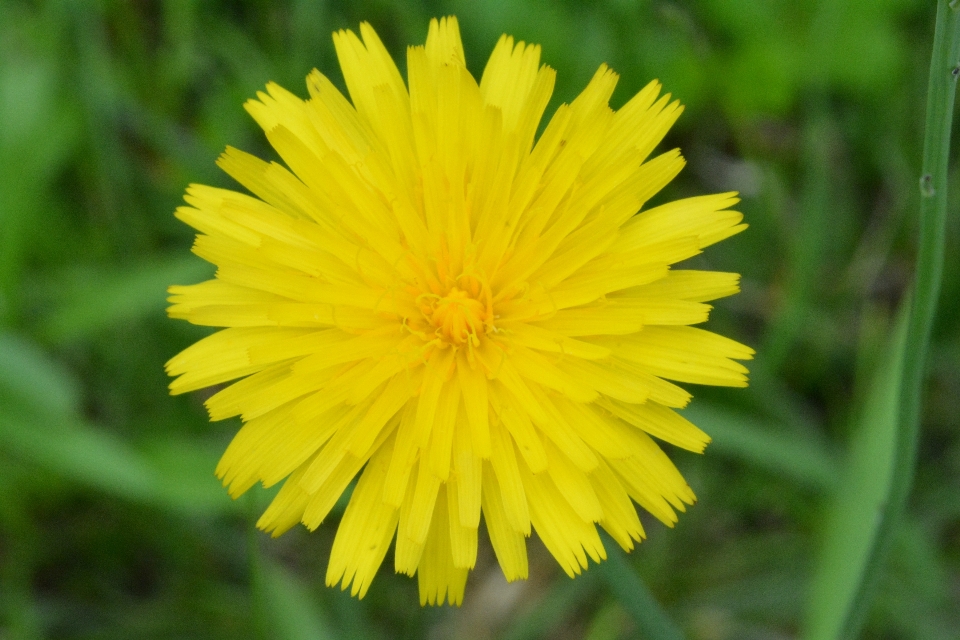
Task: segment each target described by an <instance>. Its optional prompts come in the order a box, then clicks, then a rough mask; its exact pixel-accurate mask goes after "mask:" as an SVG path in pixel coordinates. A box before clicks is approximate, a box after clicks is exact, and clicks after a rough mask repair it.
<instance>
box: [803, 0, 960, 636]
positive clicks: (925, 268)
mask: <svg viewBox="0 0 960 640" xmlns="http://www.w3.org/2000/svg"><path fill="white" fill-rule="evenodd" d="M958 77H960V3H958V2H957V0H953V1H952V2H949V4H948V2H947V0H939V1H938V3H937V22H936V29H935V32H934V41H933V54H932V56H931V61H930V77H929V84H928V87H927V114H926V125H925V131H924V144H923V169H922V173H921V177H920V195H921V198H920V246H919V253H918V257H917V267H916V271H915V275H914V284H913V293H912V296H911V297H910V298H909V299H908V300H907V301H906V302H905V304H904V307H903V310H902V311H903V312H904V313H905V314H906V322H905V323H899V324H898V326H899V325H905V328H904V329H903V332H902V334H900V333H899V331H898V339H897V341H896V342H895V344H896V346H897V347H898V349H897V352H898V353H902V356H895V358H896V357H902V361H901V362H900V363H899V364H896V365H895V364H894V363H891V365H890V366H889V368H888V370H887V375H892V374H891V373H889V372H890V371H896V373H897V375H898V380H897V381H895V382H894V381H890V380H889V379H888V381H887V382H885V383H883V384H885V385H886V386H887V389H886V391H887V393H889V394H894V392H895V393H896V395H894V396H893V397H892V398H891V397H884V398H880V399H872V400H873V402H874V403H880V402H882V403H884V405H883V412H884V413H882V414H880V415H878V416H877V418H878V419H880V420H881V421H882V422H883V424H884V425H885V426H884V431H883V436H882V437H885V438H889V441H888V445H889V446H890V447H891V452H890V459H889V461H887V462H888V465H889V471H888V470H886V469H882V470H872V469H870V468H869V467H868V466H864V464H863V463H860V462H858V456H862V455H865V454H863V453H858V452H857V451H856V450H855V451H854V454H853V456H854V457H853V465H854V466H853V468H852V471H853V472H854V473H856V472H857V470H858V469H859V472H860V473H862V474H864V477H865V478H867V477H869V476H871V475H878V474H880V473H883V474H886V473H889V474H890V475H889V478H888V479H886V480H887V487H888V489H889V490H888V493H887V495H886V496H885V499H883V500H882V501H881V502H879V503H877V504H876V505H875V507H876V512H875V513H872V512H871V513H870V514H869V515H871V516H872V517H871V518H870V519H869V520H864V521H861V522H860V523H859V527H860V528H859V529H856V528H851V529H850V530H849V531H847V532H846V533H847V535H849V536H852V538H853V539H855V540H859V541H860V543H862V544H867V543H869V546H868V547H866V555H865V556H864V558H863V561H862V562H863V564H862V570H860V571H856V572H855V573H853V574H851V575H849V576H844V577H846V578H848V579H849V578H851V577H853V576H855V577H856V578H857V582H856V583H855V584H853V583H850V589H851V591H850V593H848V594H847V595H848V596H849V599H847V600H845V601H842V602H833V603H827V602H826V596H823V595H820V589H821V588H829V587H828V585H825V584H824V583H822V582H818V583H817V586H816V588H815V590H814V600H813V601H812V609H811V612H810V616H809V617H808V623H809V635H808V637H810V638H814V639H819V638H855V637H857V636H858V635H859V632H860V628H861V627H862V626H863V622H864V620H865V619H866V616H867V612H868V611H869V607H870V604H871V601H872V600H873V595H874V592H875V591H876V586H877V583H878V582H879V576H880V573H881V571H882V570H883V568H884V566H885V564H886V558H887V556H888V555H889V553H890V549H891V547H892V546H893V541H894V538H895V536H896V533H897V531H898V528H899V526H900V523H901V519H902V516H903V512H904V510H905V508H906V504H907V498H908V497H909V495H910V489H911V486H912V484H913V474H914V468H915V466H916V456H917V441H918V438H919V421H920V398H921V392H922V389H923V380H924V373H925V370H926V359H927V352H928V350H929V345H930V333H931V329H932V327H933V319H934V315H935V314H936V306H937V299H938V298H939V295H940V285H941V281H942V279H943V260H944V245H945V239H946V218H947V166H948V163H949V158H950V136H951V131H952V127H953V111H954V100H955V97H956V84H957V79H958ZM870 408H871V407H870V406H869V405H868V409H870ZM891 422H892V423H893V427H892V433H891V432H888V431H887V430H888V429H890V423H891ZM869 428H870V429H873V430H879V429H880V427H869ZM861 446H866V445H861ZM858 464H859V465H861V466H860V467H857V465H858ZM871 464H873V465H874V466H876V467H879V466H880V465H878V464H876V461H873V462H872V463H871ZM853 479H854V481H857V482H860V481H862V480H863V478H860V477H859V476H856V475H855V476H854V478H853ZM877 479H879V478H877ZM865 489H866V487H865ZM867 490H868V491H869V489H867ZM844 493H845V494H848V495H855V494H856V492H855V491H851V487H849V486H847V487H844ZM868 495H872V494H868ZM842 500H844V498H843V497H841V498H840V499H839V501H842ZM839 501H838V504H839ZM847 518H848V519H849V516H847ZM864 523H867V526H866V527H864V526H863V524H864ZM838 526H839V525H838ZM841 531H842V530H841ZM841 531H837V532H834V531H833V530H831V531H830V532H829V535H830V538H828V540H830V539H832V538H834V537H836V536H838V535H841ZM831 544H836V545H838V547H839V546H842V543H841V542H840V541H838V542H836V543H830V542H828V544H827V547H826V549H825V551H824V554H825V555H824V560H823V561H824V563H826V562H828V561H829V558H830V557H831V556H830V554H832V553H836V551H832V548H833V547H832V546H831ZM847 544H853V542H851V541H848V542H847ZM838 559H839V558H838ZM850 568H851V569H853V568H855V567H853V566H852V565H851V566H850ZM824 571H828V572H829V571H830V569H829V568H826V567H825V568H824ZM841 605H842V607H841ZM830 611H832V612H833V613H832V615H827V614H826V613H825V612H830ZM828 620H829V621H830V624H827V621H828Z"/></svg>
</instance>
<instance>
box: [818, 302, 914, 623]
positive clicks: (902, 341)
mask: <svg viewBox="0 0 960 640" xmlns="http://www.w3.org/2000/svg"><path fill="white" fill-rule="evenodd" d="M906 335H907V333H906V322H905V318H904V317H903V314H901V318H900V321H899V322H898V323H897V329H896V332H895V335H894V339H893V341H892V344H891V345H890V349H889V350H888V351H887V358H886V361H885V362H882V363H881V365H880V367H879V369H878V370H877V372H876V374H875V376H874V379H873V384H872V385H871V387H870V392H869V394H868V396H867V399H866V402H865V405H864V408H863V410H862V412H861V413H860V418H859V420H858V424H857V427H856V429H855V432H854V436H853V442H852V443H851V446H850V455H849V460H848V461H847V467H846V470H845V474H844V478H843V481H842V482H841V483H840V485H839V486H840V489H839V490H838V491H837V492H836V493H835V499H834V503H833V505H832V509H831V511H830V513H829V516H828V518H827V526H826V530H825V538H824V541H823V548H822V550H821V553H820V556H819V558H818V561H817V567H816V571H815V574H814V579H813V587H812V590H811V597H810V605H809V609H808V610H807V619H806V633H805V636H804V637H805V638H807V639H808V640H832V639H834V638H855V637H856V634H855V633H850V632H849V631H850V630H851V621H852V616H853V612H854V608H855V606H856V603H857V601H858V599H859V598H860V597H861V596H860V594H861V591H862V590H863V584H864V579H865V577H866V575H867V570H868V566H869V564H870V562H871V556H872V555H873V553H874V551H875V548H876V541H877V536H878V535H879V531H880V527H881V526H882V522H883V519H884V516H885V510H886V508H887V501H888V500H889V497H890V493H891V489H892V484H893V480H894V465H895V460H896V457H897V446H898V438H897V426H898V422H897V421H898V409H899V403H900V393H901V383H902V375H903V365H904V349H905V347H906Z"/></svg>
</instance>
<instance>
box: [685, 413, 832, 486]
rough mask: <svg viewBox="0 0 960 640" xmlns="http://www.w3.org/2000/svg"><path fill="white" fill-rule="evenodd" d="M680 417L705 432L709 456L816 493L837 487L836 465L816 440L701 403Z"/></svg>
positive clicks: (753, 418) (828, 452)
mask: <svg viewBox="0 0 960 640" xmlns="http://www.w3.org/2000/svg"><path fill="white" fill-rule="evenodd" d="M683 415H684V416H685V417H686V418H687V419H689V420H691V421H692V422H693V423H694V424H696V425H697V426H699V427H700V428H701V429H703V430H704V431H705V432H707V433H708V434H709V435H710V437H711V438H713V442H711V443H710V446H709V447H708V452H709V454H710V455H714V454H719V455H722V456H726V457H729V458H735V459H738V460H741V461H744V462H747V463H750V464H751V465H753V466H755V467H759V468H761V469H766V470H768V471H771V472H773V473H775V474H777V475H779V476H783V477H785V478H788V479H790V480H793V481H795V482H797V483H799V484H801V485H804V486H807V487H810V488H812V489H815V490H820V491H824V490H831V489H833V487H835V486H836V483H837V476H838V469H837V462H836V460H835V459H834V456H833V454H832V452H830V451H829V450H828V449H827V448H826V447H825V446H824V445H823V444H821V443H819V442H818V441H817V439H816V438H814V437H813V436H811V437H803V436H801V435H798V434H797V433H796V432H792V433H791V432H789V431H787V430H786V429H783V428H780V429H776V428H771V426H770V425H769V424H768V423H767V421H764V420H762V419H760V418H755V417H752V416H748V415H744V414H741V413H737V412H734V411H730V410H728V409H723V408H721V407H717V406H713V405H710V404H708V403H703V402H693V403H691V405H690V406H689V407H688V408H686V409H684V410H683Z"/></svg>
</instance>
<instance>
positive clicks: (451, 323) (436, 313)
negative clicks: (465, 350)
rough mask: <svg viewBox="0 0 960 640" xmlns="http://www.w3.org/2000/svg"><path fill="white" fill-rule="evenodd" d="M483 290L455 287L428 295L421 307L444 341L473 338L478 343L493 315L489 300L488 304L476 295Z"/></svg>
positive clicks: (470, 339) (458, 341)
mask: <svg viewBox="0 0 960 640" xmlns="http://www.w3.org/2000/svg"><path fill="white" fill-rule="evenodd" d="M471 288H474V287H469V286H467V289H471ZM480 293H481V291H476V292H472V291H469V290H464V289H461V288H459V287H451V288H450V290H449V291H447V294H446V295H445V296H443V297H440V296H434V295H431V296H425V297H424V299H423V300H422V302H421V306H420V310H421V312H422V313H423V316H424V318H426V319H427V321H428V322H429V323H430V324H431V325H432V326H433V327H435V330H436V335H437V337H438V338H440V339H441V340H443V341H444V342H446V343H448V344H453V345H460V344H464V343H466V342H469V343H470V344H473V345H476V344H478V343H479V337H480V336H481V335H483V334H484V333H486V331H487V325H488V324H489V323H490V321H491V320H492V319H493V314H492V311H491V309H490V306H489V303H488V304H484V303H483V302H481V301H480V300H478V299H477V298H476V297H474V296H475V295H476V294H480ZM487 297H489V296H487Z"/></svg>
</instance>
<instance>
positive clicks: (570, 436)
mask: <svg viewBox="0 0 960 640" xmlns="http://www.w3.org/2000/svg"><path fill="white" fill-rule="evenodd" d="M333 40H334V44H335V47H336V52H337V56H338V58H339V61H340V66H341V68H342V70H343V77H344V80H345V81H346V86H347V89H348V92H349V100H348V99H347V98H346V97H345V96H344V95H343V94H341V93H340V91H338V89H337V88H336V87H335V86H334V85H333V84H332V83H331V82H330V80H328V79H327V78H326V77H324V76H323V75H322V74H321V73H320V72H319V71H316V70H315V71H313V72H312V73H311V74H310V75H309V76H308V77H307V89H308V91H309V99H307V100H303V99H300V98H299V97H296V96H295V95H293V94H292V93H290V92H288V91H286V90H284V89H282V88H281V87H279V86H277V85H276V84H268V85H267V88H266V92H263V93H259V94H258V97H257V99H256V100H250V101H249V102H247V103H246V105H245V106H246V109H247V111H248V112H249V113H250V114H251V115H252V116H253V118H254V119H255V120H256V121H257V122H258V123H259V124H260V125H261V126H262V128H263V130H264V131H265V132H266V135H267V138H268V139H269V141H270V143H271V145H272V146H273V148H274V149H275V150H276V151H277V153H278V154H279V156H280V157H281V158H282V161H283V164H280V163H276V162H265V161H262V160H260V159H258V158H256V157H254V156H251V155H249V154H246V153H244V152H242V151H239V150H237V149H234V148H227V150H226V152H225V153H224V154H223V155H222V156H221V157H220V159H219V161H218V164H219V166H220V167H221V168H222V169H223V170H224V171H225V172H226V173H228V174H229V175H230V176H232V177H233V178H234V179H235V180H236V181H237V182H238V183H240V184H241V185H243V187H245V188H246V189H247V190H249V192H250V193H251V194H253V195H245V194H242V193H239V192H235V191H230V190H224V189H215V188H212V187H208V186H201V185H191V186H190V187H189V188H188V189H187V195H186V197H185V199H186V202H187V203H188V205H189V206H184V207H181V208H179V209H178V210H177V213H176V215H177V217H178V218H180V219H181V220H183V221H184V222H186V223H187V224H189V225H190V226H192V227H194V228H196V229H197V230H198V231H199V232H200V233H199V235H198V236H197V239H196V242H195V244H194V248H193V250H194V252H195V253H196V254H197V255H199V256H200V257H202V258H204V259H205V260H207V261H209V262H211V263H213V264H215V265H216V266H217V273H216V277H215V279H213V280H209V281H207V282H202V283H200V284H195V285H190V286H174V287H171V288H170V293H171V294H172V295H171V298H170V302H171V303H172V306H171V307H170V308H169V314H170V316H171V317H174V318H182V319H185V320H187V321H189V322H192V323H194V324H198V325H206V326H213V327H223V329H222V330H221V331H219V332H217V333H214V334H213V335H211V336H210V337H207V338H205V339H203V340H200V341H199V342H197V343H196V344H194V345H193V346H191V347H189V348H188V349H186V350H185V351H183V352H182V353H180V354H179V355H177V356H176V357H174V358H173V359H171V360H170V362H169V363H168V364H167V370H168V373H170V375H173V376H177V378H176V379H175V380H174V381H173V383H172V384H171V391H172V393H184V392H187V391H192V390H196V389H200V388H203V387H208V386H212V385H220V384H223V383H226V382H229V381H231V380H235V379H239V381H236V382H234V383H233V384H231V385H229V386H226V387H225V388H223V389H222V390H219V391H218V392H217V393H216V394H214V395H213V396H212V397H210V398H209V400H207V402H206V406H207V408H208V410H209V412H210V416H211V419H213V420H222V419H225V418H230V417H232V416H240V417H241V418H242V420H243V427H242V428H241V429H240V431H239V432H238V433H237V435H236V437H235V438H234V439H233V441H232V442H231V443H230V445H229V447H228V448H227V450H226V452H225V453H224V455H223V458H222V459H221V461H220V463H219V466H218V467H217V475H218V476H219V477H220V478H221V479H222V480H223V482H224V483H225V484H226V485H227V486H228V488H229V492H230V494H231V495H232V496H234V497H236V496H238V495H240V494H242V493H244V492H245V491H246V490H248V489H249V488H250V487H252V486H253V485H254V484H255V483H257V482H260V483H262V484H263V485H264V486H271V485H274V484H276V483H281V482H282V483H283V484H282V487H281V488H280V490H279V492H278V493H277V495H276V497H275V498H274V500H273V502H272V503H271V504H270V506H269V507H268V508H267V510H266V512H265V513H264V514H263V515H262V517H261V518H260V520H259V522H258V526H259V527H260V528H262V529H263V530H265V531H268V532H271V533H272V534H273V535H274V536H277V535H280V534H281V533H283V532H284V531H287V530H288V529H290V528H291V527H293V526H295V525H296V524H298V523H303V524H304V525H306V527H308V528H309V529H311V530H312V529H315V528H317V527H318V526H320V525H321V523H323V521H324V520H325V519H326V518H327V517H328V515H329V514H330V512H331V509H332V508H333V507H334V505H335V504H336V503H337V501H338V499H339V498H340V496H341V495H342V494H343V493H344V492H345V491H347V490H348V488H349V487H350V485H351V483H353V482H354V481H355V487H354V488H353V493H352V495H351V497H350V500H349V504H348V506H347V508H346V511H345V513H344V514H343V517H342V519H341V521H340V524H339V528H338V530H337V534H336V538H335V540H334V543H333V548H332V550H331V556H330V561H329V566H328V571H327V576H326V579H327V583H328V584H330V585H335V584H337V583H340V584H341V585H342V588H343V589H346V588H347V587H350V589H351V593H352V594H354V595H359V596H360V597H362V596H363V595H364V594H365V593H366V591H367V589H368V588H369V586H370V583H371V581H372V580H373V577H374V575H375V574H376V572H377V570H378V568H379V566H380V565H381V564H382V562H383V560H384V558H385V556H386V554H387V551H388V550H389V548H390V547H391V543H392V542H393V541H394V539H395V540H396V543H395V546H394V553H393V560H394V567H395V570H396V571H397V572H403V573H406V574H408V575H411V576H413V575H416V576H417V577H418V582H419V588H420V600H421V604H425V603H430V604H441V603H443V602H444V601H445V600H447V601H449V602H450V603H453V604H459V603H460V602H461V601H462V598H463V593H464V587H465V583H466V580H467V574H468V573H469V571H470V570H471V569H472V568H473V567H474V564H475V562H476V557H477V545H478V535H477V533H478V527H479V526H480V523H481V519H482V520H483V522H484V524H485V529H486V531H487V533H488V536H489V540H490V543H491V545H492V547H493V550H494V552H495V554H496V557H497V560H498V561H499V564H500V566H501V567H502V569H503V573H504V575H505V576H506V578H507V580H516V579H519V578H526V577H527V574H528V564H527V547H526V539H527V538H528V537H529V536H530V535H531V534H532V532H534V531H535V532H536V534H537V536H538V537H539V538H540V540H541V541H542V542H543V544H544V545H545V546H546V548H547V549H548V550H549V552H550V553H551V554H552V555H553V557H555V558H556V560H557V562H558V563H559V564H560V566H561V567H562V568H563V570H564V571H565V572H566V573H567V574H568V575H570V576H574V575H576V574H579V573H580V572H581V571H582V570H583V569H585V568H586V567H587V565H588V559H592V560H593V561H594V562H599V561H601V560H603V559H604V558H605V557H606V551H605V549H604V546H603V544H602V542H601V539H600V536H599V534H598V530H597V525H599V526H600V527H602V528H603V529H604V530H606V531H607V533H608V534H609V535H610V537H611V538H612V539H613V540H615V541H616V542H617V543H618V544H619V545H620V546H621V547H623V548H624V549H626V550H630V549H632V548H633V545H634V543H635V542H639V541H640V540H641V539H642V538H643V537H644V530H643V527H642V526H641V523H640V519H639V517H638V515H637V511H636V506H635V505H639V506H641V507H643V509H644V510H646V511H647V512H649V513H650V514H652V515H653V516H654V517H656V518H657V519H659V520H660V521H662V522H664V523H666V524H667V525H672V524H673V523H674V522H675V521H676V519H677V516H676V511H683V510H684V508H685V505H689V504H692V503H693V501H694V494H693V492H692V491H691V489H690V487H689V486H688V485H687V483H686V482H685V481H684V479H683V477H682V476H681V475H680V473H679V472H678V471H677V469H676V468H675V467H674V465H673V464H672V463H671V461H670V460H669V459H668V457H667V456H666V455H665V454H664V452H663V451H662V450H661V448H660V446H659V445H658V443H657V442H656V441H655V439H656V440H660V441H663V442H666V443H669V444H671V445H674V446H677V447H681V448H683V449H688V450H691V451H696V452H700V451H702V450H703V448H704V447H705V445H706V444H707V442H709V438H708V437H707V436H706V435H705V434H704V433H703V432H702V431H700V430H699V429H698V428H697V427H695V426H694V425H693V424H691V423H690V422H688V421H687V420H686V419H684V418H683V417H681V416H680V415H679V414H677V413H676V412H675V411H674V409H677V408H681V407H683V406H685V405H686V404H687V402H688V401H689V400H690V397H691V396H690V394H689V393H688V392H687V391H686V390H684V389H682V388H681V387H679V386H677V385H676V384H674V382H683V383H697V384H710V385H728V386H745V385H746V380H747V379H746V373H747V370H746V369H745V368H744V367H743V366H742V365H741V364H739V363H738V362H736V360H743V359H748V358H750V357H751V356H752V354H753V351H752V350H751V349H749V348H748V347H745V346H743V345H741V344H738V343H737V342H734V341H732V340H729V339H727V338H724V337H721V336H719V335H716V334H714V333H710V332H708V331H705V330H703V329H699V328H694V327H692V326H691V325H695V324H698V323H702V322H704V321H706V320H707V315H708V312H709V311H710V309H711V307H710V306H709V305H707V304H705V303H706V302H707V301H710V300H714V299H717V298H721V297H723V296H727V295H731V294H733V293H736V292H737V291H738V278H739V276H738V275H737V274H734V273H720V272H711V271H695V270H681V269H673V268H671V265H674V264H675V263H677V262H680V261H682V260H684V259H687V258H690V257H692V256H694V255H696V254H698V253H700V251H701V250H702V249H703V248H704V247H706V246H707V245H710V244H712V243H714V242H717V241H719V240H722V239H724V238H726V237H728V236H730V235H733V234H735V233H737V232H739V231H741V230H742V229H744V228H745V225H743V224H741V219H742V216H741V214H740V213H738V212H736V211H732V210H730V207H731V206H733V205H734V204H735V203H736V202H737V199H736V198H735V197H734V194H731V193H725V194H719V195H709V196H702V197H693V198H687V199H683V200H677V201H674V202H670V203H668V204H664V205H661V206H657V207H654V208H649V209H644V204H645V203H646V202H647V200H648V199H649V198H650V197H651V196H653V195H654V194H656V193H657V192H658V191H659V190H660V189H662V188H663V187H664V185H666V184H667V183H668V182H669V181H670V180H671V179H673V177H674V176H676V175H677V173H678V172H679V171H680V170H681V168H682V167H683V164H684V161H683V158H682V157H681V156H680V153H679V151H677V150H673V151H668V152H666V153H662V154H660V155H656V156H655V157H651V153H652V152H653V150H654V148H655V147H656V145H657V144H658V143H659V142H660V140H661V139H662V138H663V137H664V135H665V134H666V132H667V130H668V129H669V128H670V126H671V125H672V124H673V123H674V121H675V120H676V119H677V117H678V116H679V115H680V112H681V110H682V109H681V107H680V106H679V104H678V102H676V101H673V102H671V101H670V96H669V95H663V96H660V95H659V94H660V85H659V83H657V82H651V83H650V84H649V85H647V86H646V87H645V88H643V90H641V91H640V92H639V93H638V94H637V95H635V96H634V97H633V98H632V99H630V100H629V101H628V102H627V103H626V104H625V105H624V106H623V107H622V108H620V109H619V110H617V111H614V110H612V109H611V108H610V107H609V106H608V101H609V99H610V96H611V94H612V93H613V90H614V86H615V84H616V82H617V75H616V74H615V73H613V72H612V71H611V70H610V69H608V68H607V67H606V66H605V65H604V66H601V67H600V69H599V70H598V71H597V72H596V74H595V75H594V76H593V79H592V80H591V81H590V83H589V84H588V85H587V87H586V89H584V91H583V92H582V93H581V94H580V95H579V96H578V97H577V98H576V99H575V100H573V101H572V102H571V103H570V104H564V105H562V106H560V107H559V108H558V109H557V110H556V112H555V113H554V114H553V116H552V117H550V119H549V121H548V123H547V124H546V126H545V128H544V129H543V132H542V134H541V135H540V136H539V137H537V136H536V132H537V130H538V127H539V125H540V122H541V119H542V117H543V113H544V110H545V108H546V106H547V103H548V101H549V100H550V97H551V94H552V91H553V86H554V78H555V71H554V70H553V69H551V68H550V67H548V66H546V65H542V64H540V47H539V46H537V45H529V44H525V43H523V42H515V41H514V40H513V38H511V37H508V36H503V37H501V38H500V40H499V42H498V43H497V45H496V47H495V49H494V51H493V53H492V55H491V56H490V59H489V61H488V62H487V65H486V67H485V69H484V71H483V75H482V77H481V80H480V82H479V83H477V81H476V80H475V79H474V78H473V76H472V75H471V74H470V72H469V71H468V70H467V68H466V66H465V63H464V53H463V48H462V45H461V41H460V34H459V30H458V26H457V21H456V19H454V18H445V19H443V20H439V21H437V20H433V21H432V22H431V23H430V29H429V34H428V36H427V41H426V45H425V46H413V47H410V48H409V49H408V51H407V81H406V83H405V82H404V80H403V78H402V76H401V75H400V73H399V71H398V70H397V67H396V65H395V64H394V62H393V60H392V59H391V57H390V55H389V54H388V53H387V51H386V49H385V48H384V46H383V44H382V43H381V41H380V39H379V38H378V37H377V34H376V33H375V32H374V30H373V29H372V28H371V27H370V26H369V25H368V24H362V25H360V36H357V35H356V34H355V33H354V32H352V31H340V32H337V33H335V34H334V37H333ZM481 516H482V518H481Z"/></svg>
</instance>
